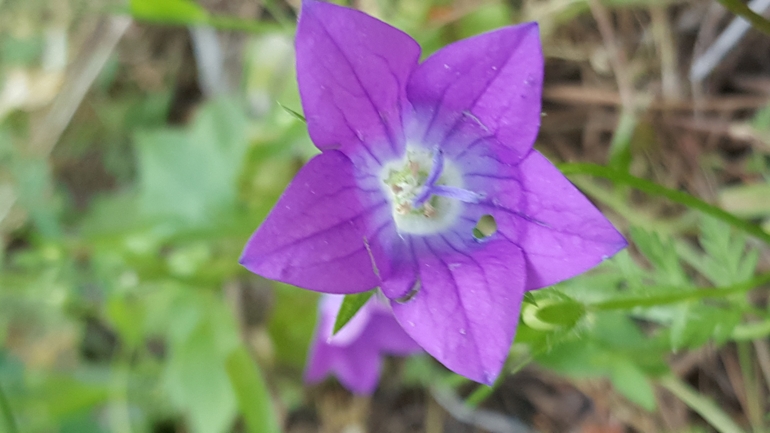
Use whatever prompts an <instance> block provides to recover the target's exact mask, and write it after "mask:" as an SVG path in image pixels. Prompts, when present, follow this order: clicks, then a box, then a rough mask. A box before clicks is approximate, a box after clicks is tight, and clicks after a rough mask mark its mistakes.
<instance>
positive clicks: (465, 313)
mask: <svg viewBox="0 0 770 433" xmlns="http://www.w3.org/2000/svg"><path fill="white" fill-rule="evenodd" d="M440 237H441V239H442V240H443V241H444V242H446V243H447V245H449V247H450V248H452V249H453V250H454V249H455V248H454V246H453V245H452V244H451V243H449V242H448V241H447V240H446V239H445V238H444V236H443V235H440ZM425 246H426V247H428V249H429V250H430V251H431V252H432V253H433V256H434V257H435V258H436V259H437V260H438V261H439V262H441V263H442V264H443V265H444V268H446V271H447V273H448V274H449V275H450V277H451V280H452V285H453V286H454V288H455V293H457V301H458V302H459V303H460V307H461V309H462V312H463V317H465V323H466V324H467V325H468V329H467V331H466V333H467V334H468V337H469V340H470V341H471V342H472V343H471V345H472V346H473V349H474V351H475V352H476V358H477V359H478V360H479V364H481V365H482V372H483V370H485V367H484V361H482V357H481V352H480V351H479V346H478V342H477V341H476V338H475V334H476V332H475V331H474V329H472V328H473V325H472V323H471V320H470V318H469V317H468V310H466V309H465V302H464V301H463V297H462V295H461V294H460V287H459V286H458V285H457V280H456V279H455V276H454V273H452V270H451V269H450V268H449V264H447V262H445V261H444V259H443V258H441V257H440V256H439V255H438V254H436V251H435V250H434V249H433V248H432V247H431V245H430V243H428V240H427V239H426V240H425ZM460 254H461V255H465V254H462V253H460Z"/></svg>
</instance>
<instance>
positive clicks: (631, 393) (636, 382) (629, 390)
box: [610, 358, 657, 412]
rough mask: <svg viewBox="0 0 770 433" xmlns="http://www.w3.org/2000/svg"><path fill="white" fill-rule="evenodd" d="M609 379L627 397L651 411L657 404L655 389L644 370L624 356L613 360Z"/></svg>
mask: <svg viewBox="0 0 770 433" xmlns="http://www.w3.org/2000/svg"><path fill="white" fill-rule="evenodd" d="M610 380H612V384H613V385H614V386H615V388H616V389H617V390H618V391H619V392H620V393H621V394H623V395H624V396H625V397H626V398H627V399H629V400H631V401H632V402H634V403H636V404H638V405H639V406H641V407H643V408H644V409H646V410H648V411H650V412H652V411H654V410H655V407H656V406H657V404H656V400H655V391H654V390H653V389H652V385H650V381H649V380H648V379H647V376H646V375H645V374H644V372H643V371H642V370H641V369H640V368H639V367H638V366H636V364H634V363H633V362H631V361H630V360H628V359H625V358H618V359H616V360H614V362H613V364H612V368H611V374H610Z"/></svg>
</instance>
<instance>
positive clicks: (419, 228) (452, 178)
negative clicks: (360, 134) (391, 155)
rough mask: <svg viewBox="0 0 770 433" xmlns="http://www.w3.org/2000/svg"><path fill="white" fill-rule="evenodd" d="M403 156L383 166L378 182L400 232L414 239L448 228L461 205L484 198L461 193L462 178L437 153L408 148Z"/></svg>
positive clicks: (480, 195)
mask: <svg viewBox="0 0 770 433" xmlns="http://www.w3.org/2000/svg"><path fill="white" fill-rule="evenodd" d="M406 149H407V150H406V155H405V156H404V158H403V159H401V160H394V161H391V162H389V163H387V164H385V165H384V167H383V169H382V172H381V174H380V178H381V179H382V182H383V184H384V186H385V188H384V189H385V191H386V194H387V196H388V198H389V199H390V203H391V208H392V212H393V219H394V221H395V222H396V226H397V227H398V229H399V231H401V232H405V233H411V234H417V235H427V234H433V233H438V232H440V231H443V230H444V229H447V228H449V227H450V226H451V225H452V224H453V223H454V222H455V220H456V219H457V217H458V216H459V215H460V212H461V210H462V203H478V202H479V201H480V200H482V199H483V198H484V196H483V194H479V193H476V192H473V191H468V190H466V189H463V187H464V185H463V178H462V174H461V173H460V171H459V170H458V169H457V167H455V165H454V164H453V163H452V161H450V160H448V159H446V158H444V154H443V152H441V150H440V149H438V148H437V149H434V150H433V151H429V150H426V149H424V148H422V147H419V146H414V145H412V146H410V145H407V148H406Z"/></svg>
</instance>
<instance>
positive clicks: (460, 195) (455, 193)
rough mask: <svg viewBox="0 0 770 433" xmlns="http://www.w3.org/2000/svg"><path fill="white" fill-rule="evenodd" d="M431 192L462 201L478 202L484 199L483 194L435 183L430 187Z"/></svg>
mask: <svg viewBox="0 0 770 433" xmlns="http://www.w3.org/2000/svg"><path fill="white" fill-rule="evenodd" d="M430 192H431V194H434V195H440V196H442V197H448V198H453V199H455V200H460V201H461V202H463V203H478V202H480V201H481V200H483V199H484V194H479V193H477V192H473V191H468V190H467V189H462V188H457V187H456V186H446V185H436V186H434V187H432V188H431V189H430Z"/></svg>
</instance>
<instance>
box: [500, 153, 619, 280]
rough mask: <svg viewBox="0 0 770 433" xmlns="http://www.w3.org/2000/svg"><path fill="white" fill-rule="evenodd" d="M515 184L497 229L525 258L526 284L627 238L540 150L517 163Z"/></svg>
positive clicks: (584, 263) (577, 265)
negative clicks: (517, 179) (517, 187)
mask: <svg viewBox="0 0 770 433" xmlns="http://www.w3.org/2000/svg"><path fill="white" fill-rule="evenodd" d="M518 169H519V173H518V178H519V184H520V189H519V190H518V191H515V192H512V193H511V194H512V195H510V196H509V197H508V198H509V199H510V200H509V201H508V203H505V202H506V201H507V200H500V201H499V203H500V204H501V205H503V206H507V207H508V209H509V212H508V213H507V215H503V216H499V215H495V218H503V219H508V220H509V221H507V222H506V221H498V227H499V229H500V231H501V232H502V233H503V234H504V235H505V236H506V237H508V238H509V239H510V240H512V241H514V242H515V243H516V244H518V245H519V246H520V247H521V249H522V250H524V255H525V257H526V259H527V290H533V289H538V288H541V287H545V286H549V285H552V284H556V283H558V282H559V281H562V280H565V279H567V278H571V277H573V276H575V275H577V274H580V273H582V272H585V271H587V270H588V269H590V268H592V267H594V266H596V265H598V264H599V263H601V262H602V261H603V260H605V259H607V258H609V257H610V256H612V255H614V254H615V253H617V252H618V251H620V250H621V249H623V248H625V246H626V245H627V242H626V240H625V238H623V235H621V234H620V233H619V232H618V231H617V230H616V229H615V227H613V225H612V223H610V222H609V221H608V220H607V218H605V217H604V215H602V214H601V212H599V210H598V209H596V207H595V206H594V205H593V204H592V203H591V202H590V201H589V200H588V199H587V198H586V197H585V196H584V195H583V194H582V193H581V192H580V191H579V190H578V189H577V188H575V186H574V185H572V183H570V181H569V180H567V178H566V177H564V175H562V174H561V172H560V171H559V170H558V169H557V168H556V167H554V165H553V164H551V163H550V162H549V161H548V160H547V159H546V158H545V157H544V156H543V155H542V154H540V153H539V152H537V151H534V150H533V151H532V152H531V153H530V154H529V155H528V156H527V158H526V159H524V160H523V161H522V162H521V164H519V166H518Z"/></svg>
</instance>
